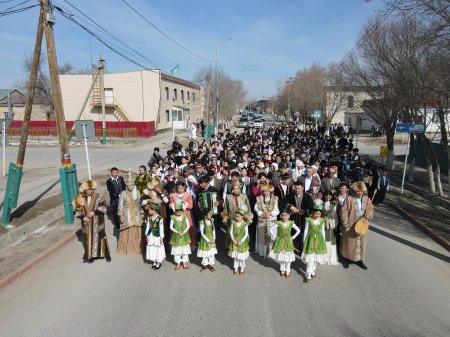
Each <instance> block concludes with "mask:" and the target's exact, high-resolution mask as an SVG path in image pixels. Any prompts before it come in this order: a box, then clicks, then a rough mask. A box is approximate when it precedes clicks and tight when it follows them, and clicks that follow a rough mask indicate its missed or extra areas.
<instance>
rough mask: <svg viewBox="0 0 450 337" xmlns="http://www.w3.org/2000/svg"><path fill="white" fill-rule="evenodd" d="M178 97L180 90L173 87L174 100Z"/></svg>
mask: <svg viewBox="0 0 450 337" xmlns="http://www.w3.org/2000/svg"><path fill="white" fill-rule="evenodd" d="M177 99H178V91H177V89H173V100H174V101H176V100H177Z"/></svg>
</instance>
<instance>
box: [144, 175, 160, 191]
mask: <svg viewBox="0 0 450 337" xmlns="http://www.w3.org/2000/svg"><path fill="white" fill-rule="evenodd" d="M160 185H161V177H153V179H152V181H151V182H149V183H148V184H147V189H149V190H150V191H151V190H153V189H154V188H155V187H156V186H160Z"/></svg>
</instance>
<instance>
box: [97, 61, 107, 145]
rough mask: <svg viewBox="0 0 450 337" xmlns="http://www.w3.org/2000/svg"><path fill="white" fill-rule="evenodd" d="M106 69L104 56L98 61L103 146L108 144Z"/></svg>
mask: <svg viewBox="0 0 450 337" xmlns="http://www.w3.org/2000/svg"><path fill="white" fill-rule="evenodd" d="M104 69H105V60H104V59H103V57H102V56H100V59H99V60H98V71H99V74H100V99H101V101H102V144H103V145H104V144H106V120H105V118H106V117H105V116H106V114H105V103H106V102H105V82H104V78H103V74H104V72H103V70H104Z"/></svg>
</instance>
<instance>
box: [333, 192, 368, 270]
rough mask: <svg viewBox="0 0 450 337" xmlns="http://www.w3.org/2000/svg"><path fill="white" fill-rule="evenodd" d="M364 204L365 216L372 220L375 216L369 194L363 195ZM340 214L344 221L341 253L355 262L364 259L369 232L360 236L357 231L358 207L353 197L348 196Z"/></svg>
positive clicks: (342, 221)
mask: <svg viewBox="0 0 450 337" xmlns="http://www.w3.org/2000/svg"><path fill="white" fill-rule="evenodd" d="M363 204H365V212H364V216H366V217H367V219H368V220H371V219H372V217H373V206H372V201H370V198H369V197H367V195H364V196H363ZM340 216H341V223H342V242H341V245H340V249H339V250H340V253H341V255H342V256H343V257H345V258H347V259H349V260H351V261H355V262H356V261H359V260H364V257H365V255H366V245H367V234H365V235H361V236H360V235H358V234H356V232H355V223H356V222H357V221H358V219H357V218H356V207H355V201H354V198H353V197H350V196H348V197H347V200H346V201H345V202H344V204H343V205H342V208H341V212H340ZM358 238H360V249H358Z"/></svg>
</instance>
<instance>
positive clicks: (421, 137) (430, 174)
mask: <svg viewBox="0 0 450 337" xmlns="http://www.w3.org/2000/svg"><path fill="white" fill-rule="evenodd" d="M416 137H417V141H418V143H419V146H420V148H421V149H422V153H423V155H424V157H425V160H426V162H427V173H428V183H429V184H430V191H431V193H436V186H435V184H434V174H433V165H432V164H431V158H430V154H429V152H428V151H427V148H426V146H425V144H424V143H425V142H424V138H425V135H424V134H423V133H418V134H417V135H416Z"/></svg>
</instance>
